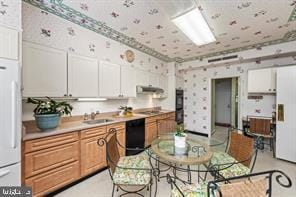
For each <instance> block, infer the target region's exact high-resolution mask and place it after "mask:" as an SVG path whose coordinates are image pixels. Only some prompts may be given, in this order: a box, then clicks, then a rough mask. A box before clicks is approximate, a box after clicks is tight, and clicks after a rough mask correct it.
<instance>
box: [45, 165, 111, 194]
mask: <svg viewBox="0 0 296 197" xmlns="http://www.w3.org/2000/svg"><path fill="white" fill-rule="evenodd" d="M106 169H108V168H107V167H105V168H102V169H100V170H98V171H96V172H93V173H91V174H89V175H86V176H85V177H82V178H80V179H78V180H76V181H74V182H72V183H69V184H68V185H66V186H64V187H62V188H60V189H57V190H56V191H53V192H51V193H49V194H47V195H45V196H46V197H52V196H55V195H57V194H58V193H61V192H63V191H65V190H66V189H69V188H70V187H72V186H74V185H76V184H78V183H81V182H82V181H85V180H86V179H88V178H90V177H92V176H95V175H97V174H98V173H100V172H102V171H104V170H106Z"/></svg>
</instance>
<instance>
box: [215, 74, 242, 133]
mask: <svg viewBox="0 0 296 197" xmlns="http://www.w3.org/2000/svg"><path fill="white" fill-rule="evenodd" d="M211 99H212V106H211V109H212V118H211V119H212V120H211V121H212V125H211V126H212V134H214V132H216V130H217V129H216V128H217V127H230V126H232V127H235V128H237V126H238V77H233V78H220V79H212V94H211Z"/></svg>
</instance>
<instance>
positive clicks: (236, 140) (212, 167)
mask: <svg viewBox="0 0 296 197" xmlns="http://www.w3.org/2000/svg"><path fill="white" fill-rule="evenodd" d="M238 131H240V130H238V129H234V128H230V129H229V131H228V137H227V139H228V140H227V145H226V150H225V152H214V154H213V157H212V159H211V162H210V164H209V165H208V169H209V171H210V172H211V174H212V175H213V176H214V178H215V179H219V178H222V179H225V178H229V177H234V176H241V175H245V174H249V173H252V171H253V169H254V166H255V163H256V159H257V152H258V150H257V148H256V147H255V148H254V140H253V138H250V137H247V136H244V135H243V134H240V133H238ZM241 132H242V131H241Z"/></svg>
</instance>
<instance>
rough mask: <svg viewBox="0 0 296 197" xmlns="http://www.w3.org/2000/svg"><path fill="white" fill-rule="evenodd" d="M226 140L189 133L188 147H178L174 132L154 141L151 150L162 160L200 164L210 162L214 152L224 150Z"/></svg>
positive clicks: (183, 163)
mask: <svg viewBox="0 0 296 197" xmlns="http://www.w3.org/2000/svg"><path fill="white" fill-rule="evenodd" d="M224 142H225V140H224V139H214V138H211V139H210V138H207V137H203V136H197V135H192V134H189V135H188V136H187V138H186V147H185V148H178V147H176V146H175V140H174V134H165V135H160V136H159V137H158V138H156V139H154V140H153V141H152V143H151V148H150V152H151V153H153V154H155V155H157V157H158V158H159V159H161V160H162V162H167V163H173V164H180V165H200V164H205V163H207V162H209V161H210V160H211V158H212V156H213V153H214V152H216V151H224V150H225V146H224V148H223V145H224V144H225V143H224ZM218 145H221V146H220V147H219V146H218Z"/></svg>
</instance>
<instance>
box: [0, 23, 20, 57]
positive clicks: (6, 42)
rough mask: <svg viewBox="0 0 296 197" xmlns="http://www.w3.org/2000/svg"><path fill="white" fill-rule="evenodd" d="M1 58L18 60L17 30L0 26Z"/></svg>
mask: <svg viewBox="0 0 296 197" xmlns="http://www.w3.org/2000/svg"><path fill="white" fill-rule="evenodd" d="M0 43H1V44H0V58H7V59H13V60H17V59H18V51H19V48H18V43H19V36H18V32H17V31H16V30H12V29H8V28H6V27H2V26H0Z"/></svg>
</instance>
